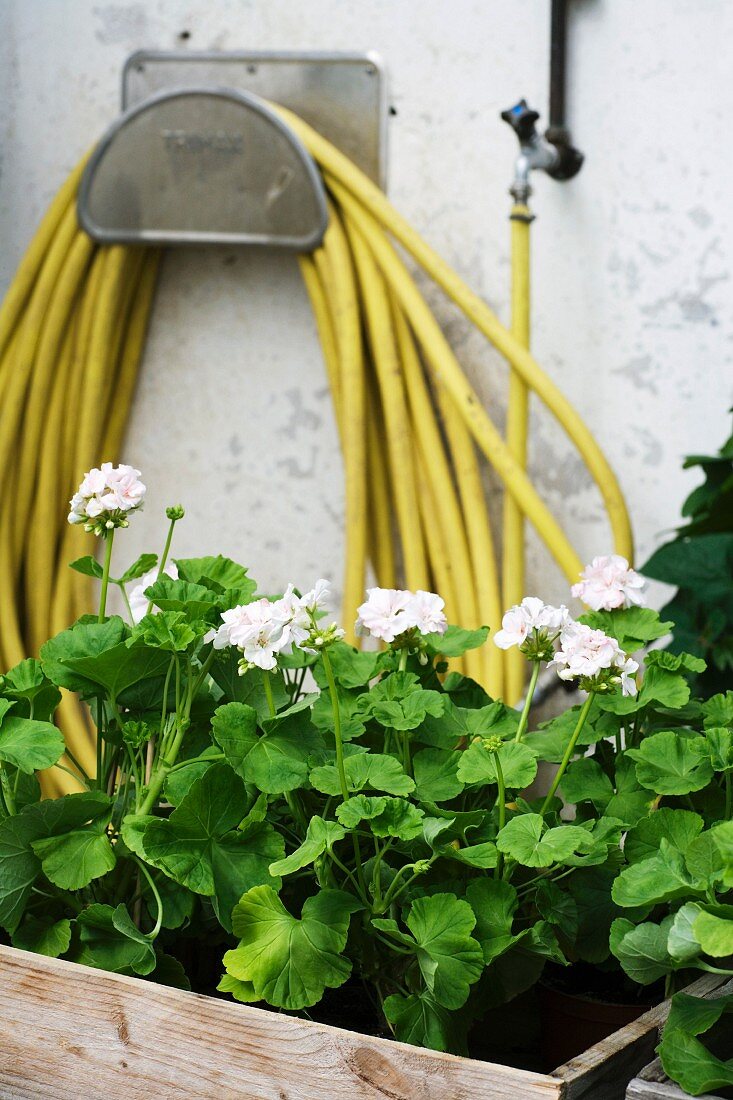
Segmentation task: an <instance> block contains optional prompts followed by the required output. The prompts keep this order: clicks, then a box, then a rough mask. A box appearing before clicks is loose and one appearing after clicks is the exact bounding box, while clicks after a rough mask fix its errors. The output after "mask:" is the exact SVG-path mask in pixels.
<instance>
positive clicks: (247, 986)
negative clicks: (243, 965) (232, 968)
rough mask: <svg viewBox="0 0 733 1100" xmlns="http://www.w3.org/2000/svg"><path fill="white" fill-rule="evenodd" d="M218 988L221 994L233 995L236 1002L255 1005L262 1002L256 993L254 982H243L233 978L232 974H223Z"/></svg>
mask: <svg viewBox="0 0 733 1100" xmlns="http://www.w3.org/2000/svg"><path fill="white" fill-rule="evenodd" d="M216 988H217V989H218V990H219V992H220V993H231V995H232V997H234V1000H235V1001H241V1002H242V1004H253V1003H254V1002H255V1001H259V1000H261V997H259V995H258V994H257V993H255V987H254V985H253V984H252V982H242V981H240V980H239V978H233V977H232V976H231V974H222V976H221V981H220V982H219V984H218V985H217V987H216Z"/></svg>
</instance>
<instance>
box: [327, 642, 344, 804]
mask: <svg viewBox="0 0 733 1100" xmlns="http://www.w3.org/2000/svg"><path fill="white" fill-rule="evenodd" d="M321 657H322V658H323V671H324V672H325V673H326V680H327V682H328V690H329V693H330V696H331V706H332V708H333V735H334V741H335V742H336V771H337V772H338V777H339V786H340V787H341V797H342V799H343V800H344V802H347V801H348V798H349V787H348V784H347V782H346V770H345V768H344V744H343V739H342V735H341V711H340V709H339V697H338V690H337V688H336V680H335V678H334V675H333V666H332V664H331V658H330V657H329V656H328V650H327V649H324V650H322V651H321Z"/></svg>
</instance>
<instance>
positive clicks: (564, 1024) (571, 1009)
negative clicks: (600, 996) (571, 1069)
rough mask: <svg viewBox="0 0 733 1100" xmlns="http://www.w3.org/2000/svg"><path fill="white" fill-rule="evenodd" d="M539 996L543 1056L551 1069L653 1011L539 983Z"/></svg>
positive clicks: (636, 1005)
mask: <svg viewBox="0 0 733 1100" xmlns="http://www.w3.org/2000/svg"><path fill="white" fill-rule="evenodd" d="M537 992H538V994H539V1001H540V1013H541V1017H542V1056H543V1060H544V1062H545V1065H546V1066H547V1067H548V1069H555V1067H556V1066H562V1065H564V1063H565V1062H569V1061H570V1059H571V1058H575V1056H576V1055H578V1054H582V1052H583V1051H584V1050H587V1049H588V1047H592V1046H593V1045H594V1044H595V1043H599V1042H600V1041H601V1039H605V1038H606V1037H607V1036H608V1035H612V1034H613V1032H614V1031H618V1029H619V1028H620V1027H624V1026H625V1025H626V1024H630V1023H631V1022H632V1021H633V1020H636V1019H638V1018H639V1016H642V1015H643V1014H644V1013H645V1012H648V1011H649V1009H650V1008H652V1007H653V1006H652V1004H651V1003H649V1004H644V1003H641V1002H637V1003H635V1004H611V1003H608V1002H606V1001H601V1000H597V999H593V998H592V997H588V996H583V995H581V994H576V993H565V992H563V991H562V990H559V989H555V988H553V986H551V985H549V984H545V983H540V985H539V987H538V990H537Z"/></svg>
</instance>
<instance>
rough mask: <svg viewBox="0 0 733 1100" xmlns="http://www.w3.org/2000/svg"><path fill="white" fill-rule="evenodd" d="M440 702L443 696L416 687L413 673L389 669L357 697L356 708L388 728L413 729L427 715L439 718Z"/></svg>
mask: <svg viewBox="0 0 733 1100" xmlns="http://www.w3.org/2000/svg"><path fill="white" fill-rule="evenodd" d="M444 704H445V697H444V696H443V695H441V694H440V692H438V691H427V690H425V689H424V688H422V687H420V681H419V680H418V678H417V676H416V675H415V674H414V673H413V672H393V673H391V675H389V676H385V677H384V679H382V680H380V681H379V683H378V684H376V685H375V686H374V687H373V688H372V689H371V691H368V692H364V694H363V695H360V696H359V700H358V709H359V710H360V711H361V713H362V714H365V715H367V716H368V717H371V718H374V719H375V720H376V721H377V722H379V724H380V725H382V726H386V727H387V728H388V729H395V730H414V729H417V727H418V726H419V725H421V723H422V722H424V721H425V718H426V716H427V715H428V714H430V715H432V716H433V717H434V718H438V717H440V715H441V714H442V713H443V706H444Z"/></svg>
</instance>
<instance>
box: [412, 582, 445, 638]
mask: <svg viewBox="0 0 733 1100" xmlns="http://www.w3.org/2000/svg"><path fill="white" fill-rule="evenodd" d="M444 607H445V600H444V599H443V598H442V597H441V596H438V594H437V593H436V592H423V591H422V589H418V590H417V592H415V594H414V595H411V597H410V599H409V600H408V603H407V616H408V619H409V622H410V626H411V627H414V628H415V629H417V630H419V631H420V633H421V634H445V632H446V630H447V629H448V620H447V619H446V617H445V611H444V610H443V608H444Z"/></svg>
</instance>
